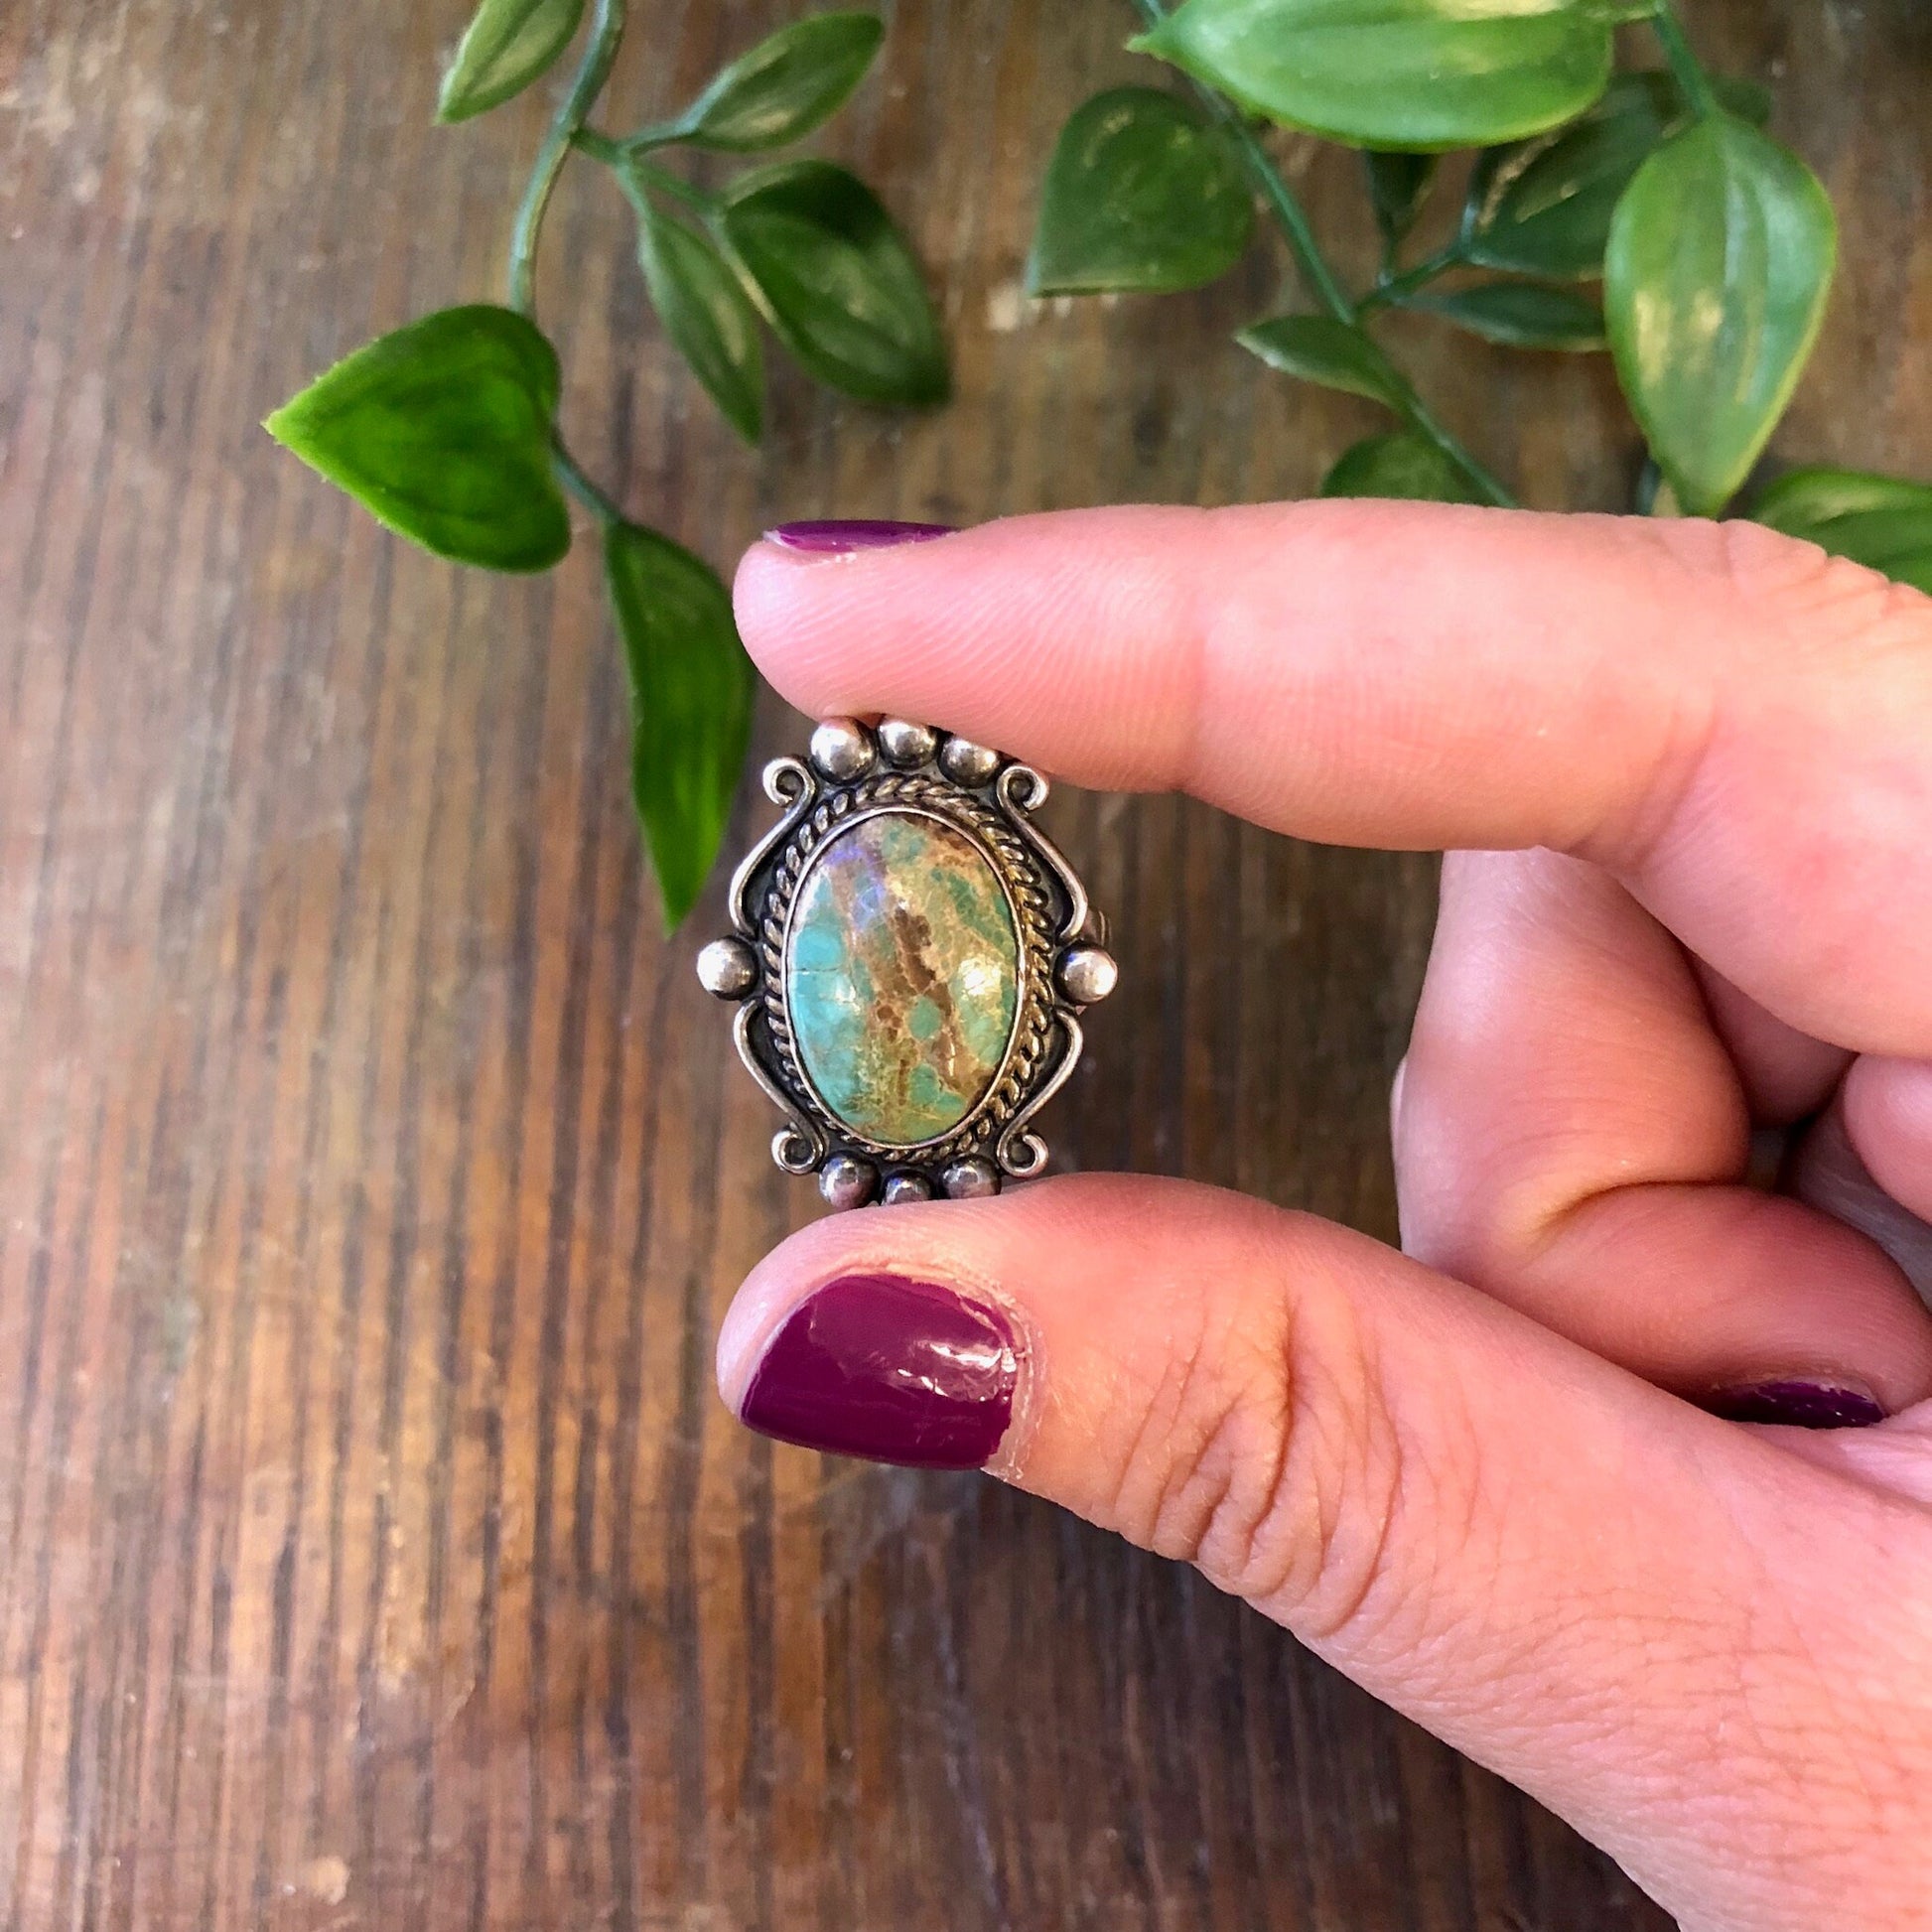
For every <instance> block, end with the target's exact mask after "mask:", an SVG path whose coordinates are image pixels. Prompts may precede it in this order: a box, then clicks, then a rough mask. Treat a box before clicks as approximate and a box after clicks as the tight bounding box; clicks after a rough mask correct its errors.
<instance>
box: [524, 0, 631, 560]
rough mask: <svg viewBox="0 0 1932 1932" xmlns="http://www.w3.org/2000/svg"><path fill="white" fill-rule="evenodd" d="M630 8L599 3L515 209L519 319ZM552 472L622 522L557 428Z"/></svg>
mask: <svg viewBox="0 0 1932 1932" xmlns="http://www.w3.org/2000/svg"><path fill="white" fill-rule="evenodd" d="M625 5H626V0H597V11H596V13H594V14H593V15H592V16H591V37H590V40H589V42H588V43H587V44H586V46H585V48H584V58H583V61H582V62H581V63H580V64H579V66H578V69H577V77H576V78H575V79H574V80H573V81H572V82H571V83H570V91H569V92H568V93H567V94H566V95H565V96H564V98H563V101H562V104H561V105H560V106H559V107H558V109H557V111H556V113H555V114H554V115H553V116H552V118H551V122H550V126H549V128H548V129H547V130H546V131H545V133H544V137H543V145H542V146H541V147H540V148H538V149H537V158H536V160H535V162H534V163H533V164H532V166H531V169H530V179H529V183H528V185H527V186H526V187H525V188H524V190H523V199H522V200H521V201H520V202H519V203H518V204H517V205H516V220H515V223H514V225H513V226H512V227H511V229H510V258H509V300H510V307H511V308H512V309H514V310H516V311H517V312H518V314H520V315H526V316H532V317H534V315H535V313H536V275H537V236H538V234H539V232H540V231H541V230H542V227H543V216H544V210H545V209H546V208H548V207H549V206H550V191H551V190H552V189H554V188H555V187H556V185H557V177H558V176H559V175H560V174H562V173H563V167H564V163H565V162H566V161H567V160H569V158H570V148H571V143H572V141H573V140H574V139H575V138H576V136H577V134H578V132H579V130H580V129H582V127H583V125H584V122H585V121H586V119H587V118H588V117H589V115H590V111H591V109H592V108H593V107H595V106H596V105H597V97H598V95H599V94H601V93H602V92H603V91H604V83H605V82H606V81H607V80H608V79H610V77H611V66H612V63H613V62H614V61H616V59H617V58H618V43H619V42H620V41H621V40H622V38H623V21H624V11H625ZM550 467H551V469H552V470H553V471H554V472H555V473H556V478H557V481H558V482H559V483H562V484H563V486H564V487H565V488H566V489H567V490H569V492H570V493H571V494H572V495H573V496H575V497H576V498H577V500H578V501H579V502H580V503H582V504H583V505H584V507H585V508H586V509H587V510H589V511H590V513H591V514H592V515H593V516H595V517H596V518H597V520H598V522H599V523H601V524H602V525H603V526H604V528H606V529H607V530H608V529H609V528H610V527H611V526H612V525H613V524H614V523H621V522H622V521H623V511H622V509H621V508H620V507H619V505H618V504H617V503H616V502H615V501H613V500H612V498H611V497H609V496H607V495H606V494H605V493H604V491H603V490H602V489H600V488H599V487H598V486H597V484H596V483H593V482H592V481H591V479H590V478H589V476H587V475H586V474H585V471H584V468H583V466H582V465H581V464H580V463H579V462H578V461H577V459H576V458H575V457H574V456H572V455H571V453H570V450H569V448H568V446H567V445H566V444H565V442H564V437H563V432H562V430H560V429H558V428H557V427H556V426H555V425H554V424H553V425H552V426H551V430H550Z"/></svg>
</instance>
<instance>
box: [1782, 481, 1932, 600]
mask: <svg viewBox="0 0 1932 1932" xmlns="http://www.w3.org/2000/svg"><path fill="white" fill-rule="evenodd" d="M1751 518H1752V520H1753V521H1754V522H1758V523H1763V524H1767V525H1768V526H1769V527H1770V528H1771V529H1773V530H1782V531H1783V532H1784V533H1785V534H1786V535H1787V536H1794V537H1803V538H1805V539H1806V541H1808V542H1811V543H1818V544H1823V545H1824V547H1825V548H1826V549H1827V550H1829V551H1831V552H1832V554H1833V555H1834V556H1839V557H1850V558H1851V559H1852V560H1853V561H1854V562H1855V563H1861V564H1863V565H1864V566H1865V567H1866V568H1867V569H1869V570H1876V571H1882V572H1883V573H1884V575H1885V576H1887V577H1890V578H1893V579H1895V580H1896V581H1897V582H1898V583H1901V584H1910V585H1912V586H1913V587H1914V588H1915V589H1917V590H1921V591H1926V592H1928V593H1932V484H1927V483H1906V482H1904V481H1903V480H1902V479H1900V478H1897V477H1874V476H1870V475H1867V474H1865V473H1863V472H1862V471H1857V470H1827V469H1814V470H1794V471H1792V472H1791V474H1790V475H1789V476H1786V477H1780V478H1779V479H1778V480H1777V482H1776V483H1773V484H1772V485H1771V486H1770V488H1768V489H1767V490H1765V492H1764V493H1763V495H1761V496H1760V497H1759V498H1758V499H1757V505H1756V507H1755V508H1754V509H1753V510H1752V511H1751Z"/></svg>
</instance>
